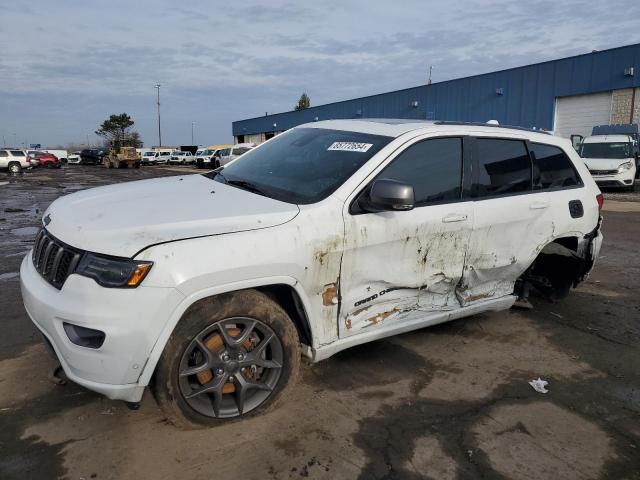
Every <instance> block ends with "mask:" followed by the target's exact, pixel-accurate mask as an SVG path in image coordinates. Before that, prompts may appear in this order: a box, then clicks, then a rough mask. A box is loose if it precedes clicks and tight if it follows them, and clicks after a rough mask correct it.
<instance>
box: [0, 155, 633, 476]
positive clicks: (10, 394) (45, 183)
mask: <svg viewBox="0 0 640 480" xmlns="http://www.w3.org/2000/svg"><path fill="white" fill-rule="evenodd" d="M181 171H188V169H184V168H180V167H175V168H168V167H148V168H143V169H141V170H136V171H133V170H126V171H125V170H119V171H114V170H104V169H102V168H97V167H74V166H69V167H65V168H63V169H61V170H59V171H50V170H40V171H33V172H28V173H26V174H25V175H24V176H22V177H15V178H14V177H8V176H7V177H5V176H4V174H3V173H1V174H0V244H1V245H2V247H3V248H2V254H1V255H2V261H0V312H1V313H0V319H1V320H0V322H1V326H2V334H0V426H1V428H0V479H3V480H8V479H14V478H15V479H25V478H35V479H47V478H59V477H64V478H70V479H90V478H91V479H93V478H96V479H116V478H117V479H123V478H124V479H139V478H154V479H165V478H166V479H170V478H171V479H173V478H181V479H191V478H194V479H195V478H211V479H222V478H227V479H235V478H243V479H280V478H283V479H287V478H305V477H308V478H316V479H338V478H340V479H342V478H345V479H351V478H353V479H376V478H397V479H418V478H432V479H471V478H485V479H536V480H540V479H547V478H548V479H587V478H611V479H622V478H628V479H633V478H635V479H640V369H639V365H640V301H639V300H638V297H639V295H640V288H639V287H640V280H639V279H640V255H639V254H638V249H639V247H638V244H639V240H640V198H639V196H638V195H637V193H636V194H635V195H634V194H627V195H625V194H618V193H615V194H612V195H607V196H608V197H615V200H611V198H610V199H609V201H607V202H606V210H605V212H604V216H605V222H604V227H603V228H604V234H605V242H604V246H603V249H602V256H601V258H600V260H599V262H598V264H597V266H596V269H595V271H594V273H593V274H592V276H591V277H590V279H589V281H588V282H586V283H585V284H583V285H582V286H580V287H579V288H578V289H577V290H575V291H574V292H572V294H571V295H570V296H569V297H568V298H567V299H565V300H564V301H562V302H561V303H555V304H552V303H548V302H546V301H544V300H542V299H539V298H534V299H533V303H534V304H535V309H534V310H531V311H516V310H511V311H507V312H501V313H491V314H484V315H478V316H475V317H472V318H469V319H466V320H460V321H455V322H451V323H449V324H444V325H440V326H437V327H432V328H429V329H424V330H420V331H417V332H413V333H408V334H405V335H401V336H397V337H394V338H390V339H388V340H382V341H378V342H375V343H370V344H367V345H363V346H361V347H357V348H353V349H351V350H348V351H345V352H343V353H341V354H338V355H336V356H334V357H333V358H331V359H329V360H326V361H324V362H322V363H320V364H316V365H310V364H308V363H305V364H303V369H302V370H303V374H302V379H301V381H300V383H299V385H298V386H297V387H296V388H295V390H294V392H293V394H292V396H291V398H290V399H289V400H288V402H287V403H286V404H285V405H284V406H283V407H281V408H280V409H278V410H276V411H274V412H273V413H270V414H268V415H264V416H262V417H257V418H252V419H249V420H245V421H242V422H237V423H233V424H231V425H224V426H221V427H218V428H215V429H210V430H203V431H191V432H184V431H179V430H176V429H175V428H174V427H172V426H171V425H168V424H167V423H166V421H165V419H164V418H163V416H162V414H161V412H160V411H159V409H158V408H157V406H156V404H155V402H154V400H153V398H152V397H151V396H150V395H149V394H148V393H147V394H145V397H144V400H143V404H142V407H141V409H140V410H139V411H136V412H133V411H129V410H128V409H127V408H126V407H125V405H124V404H122V403H120V402H113V401H109V400H107V399H105V398H102V397H100V396H99V395H97V394H94V393H91V392H89V391H87V390H84V389H83V388H81V387H78V386H75V385H73V384H68V385H66V386H63V387H60V386H56V385H53V384H52V383H51V382H49V381H48V380H47V375H48V373H49V370H50V369H51V368H52V366H53V361H52V360H51V359H50V357H49V355H48V353H47V352H46V351H45V348H44V346H43V345H42V344H41V343H40V340H39V337H38V335H37V334H36V331H35V329H34V327H32V326H31V324H30V322H29V320H28V318H27V316H26V314H25V313H24V311H23V307H22V304H21V299H20V292H19V283H18V274H17V272H18V269H19V263H20V261H21V259H22V257H23V256H24V254H25V253H26V252H27V251H28V249H29V246H30V242H31V241H32V238H33V235H34V232H35V229H34V227H36V226H37V225H38V222H39V218H40V216H41V213H42V211H43V209H45V208H46V206H47V205H48V204H49V203H50V202H51V201H52V200H54V199H55V198H57V197H59V196H60V195H65V194H67V193H70V192H73V191H76V190H79V189H82V188H87V187H91V186H97V185H102V184H106V183H113V182H119V181H125V180H129V179H134V178H148V177H152V176H160V175H174V174H177V173H180V172H181ZM4 182H9V183H4ZM514 241H517V239H514ZM538 377H541V378H543V379H545V380H547V381H548V382H549V393H547V394H540V393H537V392H535V391H534V390H533V389H532V388H531V387H530V386H529V385H528V383H527V382H528V381H529V380H531V379H534V378H538Z"/></svg>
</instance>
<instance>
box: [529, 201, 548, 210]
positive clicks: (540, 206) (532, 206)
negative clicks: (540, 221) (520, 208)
mask: <svg viewBox="0 0 640 480" xmlns="http://www.w3.org/2000/svg"><path fill="white" fill-rule="evenodd" d="M548 206H549V202H533V203H532V204H530V205H529V208H530V209H531V210H542V209H544V208H547V207H548Z"/></svg>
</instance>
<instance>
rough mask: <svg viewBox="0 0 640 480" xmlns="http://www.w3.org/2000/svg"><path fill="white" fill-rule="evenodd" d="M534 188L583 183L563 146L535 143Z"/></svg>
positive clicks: (559, 186)
mask: <svg viewBox="0 0 640 480" xmlns="http://www.w3.org/2000/svg"><path fill="white" fill-rule="evenodd" d="M533 153H534V158H533V173H534V175H533V179H534V180H533V189H534V190H542V189H547V188H551V189H559V188H567V187H576V186H580V185H582V181H581V180H580V176H579V175H578V172H576V169H575V168H574V166H573V163H572V162H571V160H570V159H569V157H568V156H567V154H566V153H564V151H563V150H562V149H561V148H558V147H554V146H552V145H544V144H542V143H534V144H533Z"/></svg>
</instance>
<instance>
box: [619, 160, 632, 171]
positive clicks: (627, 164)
mask: <svg viewBox="0 0 640 480" xmlns="http://www.w3.org/2000/svg"><path fill="white" fill-rule="evenodd" d="M631 167H633V163H631V162H624V163H623V164H622V165H620V166H619V167H618V173H622V172H626V171H627V170H631Z"/></svg>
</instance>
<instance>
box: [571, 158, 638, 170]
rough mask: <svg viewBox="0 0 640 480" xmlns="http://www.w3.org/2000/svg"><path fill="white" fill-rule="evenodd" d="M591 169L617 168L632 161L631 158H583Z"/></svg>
mask: <svg viewBox="0 0 640 480" xmlns="http://www.w3.org/2000/svg"><path fill="white" fill-rule="evenodd" d="M582 160H583V161H584V164H585V165H586V166H587V168H588V169H589V170H617V169H618V167H619V166H620V165H622V164H623V163H627V162H631V161H632V160H633V159H631V158H583V159H582Z"/></svg>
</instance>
